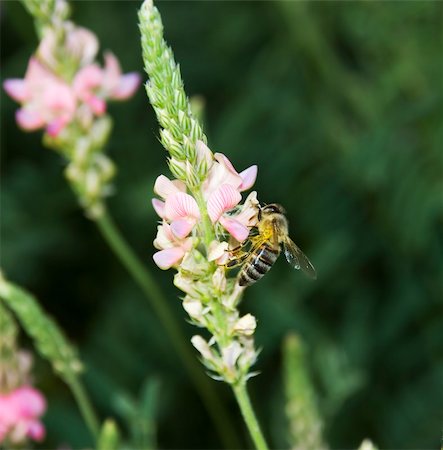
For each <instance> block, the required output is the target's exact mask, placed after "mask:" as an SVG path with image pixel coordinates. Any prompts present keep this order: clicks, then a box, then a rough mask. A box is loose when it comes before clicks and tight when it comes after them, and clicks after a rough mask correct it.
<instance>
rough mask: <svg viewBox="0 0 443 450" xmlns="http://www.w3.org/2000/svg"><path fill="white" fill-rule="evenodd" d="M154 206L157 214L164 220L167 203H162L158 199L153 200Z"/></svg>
mask: <svg viewBox="0 0 443 450" xmlns="http://www.w3.org/2000/svg"><path fill="white" fill-rule="evenodd" d="M152 206H153V207H154V209H155V212H156V213H157V214H158V215H159V216H160V217H161V218H162V219H163V218H164V216H165V202H162V201H161V200H159V199H158V198H153V199H152Z"/></svg>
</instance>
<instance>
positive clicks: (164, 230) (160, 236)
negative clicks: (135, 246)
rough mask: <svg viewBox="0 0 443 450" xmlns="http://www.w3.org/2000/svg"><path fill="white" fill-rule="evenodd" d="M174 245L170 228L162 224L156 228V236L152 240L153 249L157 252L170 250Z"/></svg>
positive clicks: (164, 223)
mask: <svg viewBox="0 0 443 450" xmlns="http://www.w3.org/2000/svg"><path fill="white" fill-rule="evenodd" d="M174 244H175V238H174V234H173V233H172V231H171V227H170V225H169V224H168V223H166V222H163V225H159V226H158V227H157V236H156V238H155V240H154V247H155V248H158V249H159V250H164V249H166V248H171V247H173V246H174Z"/></svg>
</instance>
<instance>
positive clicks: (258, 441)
mask: <svg viewBox="0 0 443 450" xmlns="http://www.w3.org/2000/svg"><path fill="white" fill-rule="evenodd" d="M232 389H233V390H234V394H235V398H236V400H237V403H238V405H239V406H240V410H241V413H242V416H243V419H244V420H245V423H246V426H247V427H248V430H249V433H250V435H251V438H252V440H253V442H254V445H255V448H256V449H257V450H267V449H268V448H269V447H268V444H266V441H265V438H264V436H263V433H262V431H261V429H260V425H259V423H258V420H257V417H256V416H255V413H254V409H253V408H252V404H251V400H250V398H249V394H248V391H247V390H246V383H245V382H240V383H237V384H234V385H232Z"/></svg>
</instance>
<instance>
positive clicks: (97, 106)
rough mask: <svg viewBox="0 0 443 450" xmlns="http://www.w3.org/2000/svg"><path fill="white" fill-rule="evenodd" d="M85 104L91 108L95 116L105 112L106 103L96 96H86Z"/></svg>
mask: <svg viewBox="0 0 443 450" xmlns="http://www.w3.org/2000/svg"><path fill="white" fill-rule="evenodd" d="M86 103H87V104H88V105H89V106H90V107H91V109H92V112H93V113H94V114H95V115H96V116H101V115H103V114H104V113H105V112H106V102H105V101H104V100H103V99H102V98H100V97H97V96H96V95H90V96H88V98H87V100H86Z"/></svg>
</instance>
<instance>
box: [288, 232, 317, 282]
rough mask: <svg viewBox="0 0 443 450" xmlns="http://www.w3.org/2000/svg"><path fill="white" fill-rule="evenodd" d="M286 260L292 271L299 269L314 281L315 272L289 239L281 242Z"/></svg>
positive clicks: (306, 258) (309, 262)
mask: <svg viewBox="0 0 443 450" xmlns="http://www.w3.org/2000/svg"><path fill="white" fill-rule="evenodd" d="M282 244H283V251H284V253H285V256H286V260H287V261H288V263H289V264H290V265H291V266H292V267H293V268H294V269H301V270H303V272H304V273H305V274H306V275H308V277H310V278H313V279H316V278H317V272H316V271H315V269H314V266H313V265H312V264H311V261H309V259H308V257H307V256H306V255H305V254H304V253H303V252H302V251H301V250H300V249H299V248H298V247H297V246H296V245H295V244H294V242H293V241H292V240H291V239H290V238H289V237H286V239H285V240H284V241H283V242H282Z"/></svg>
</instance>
